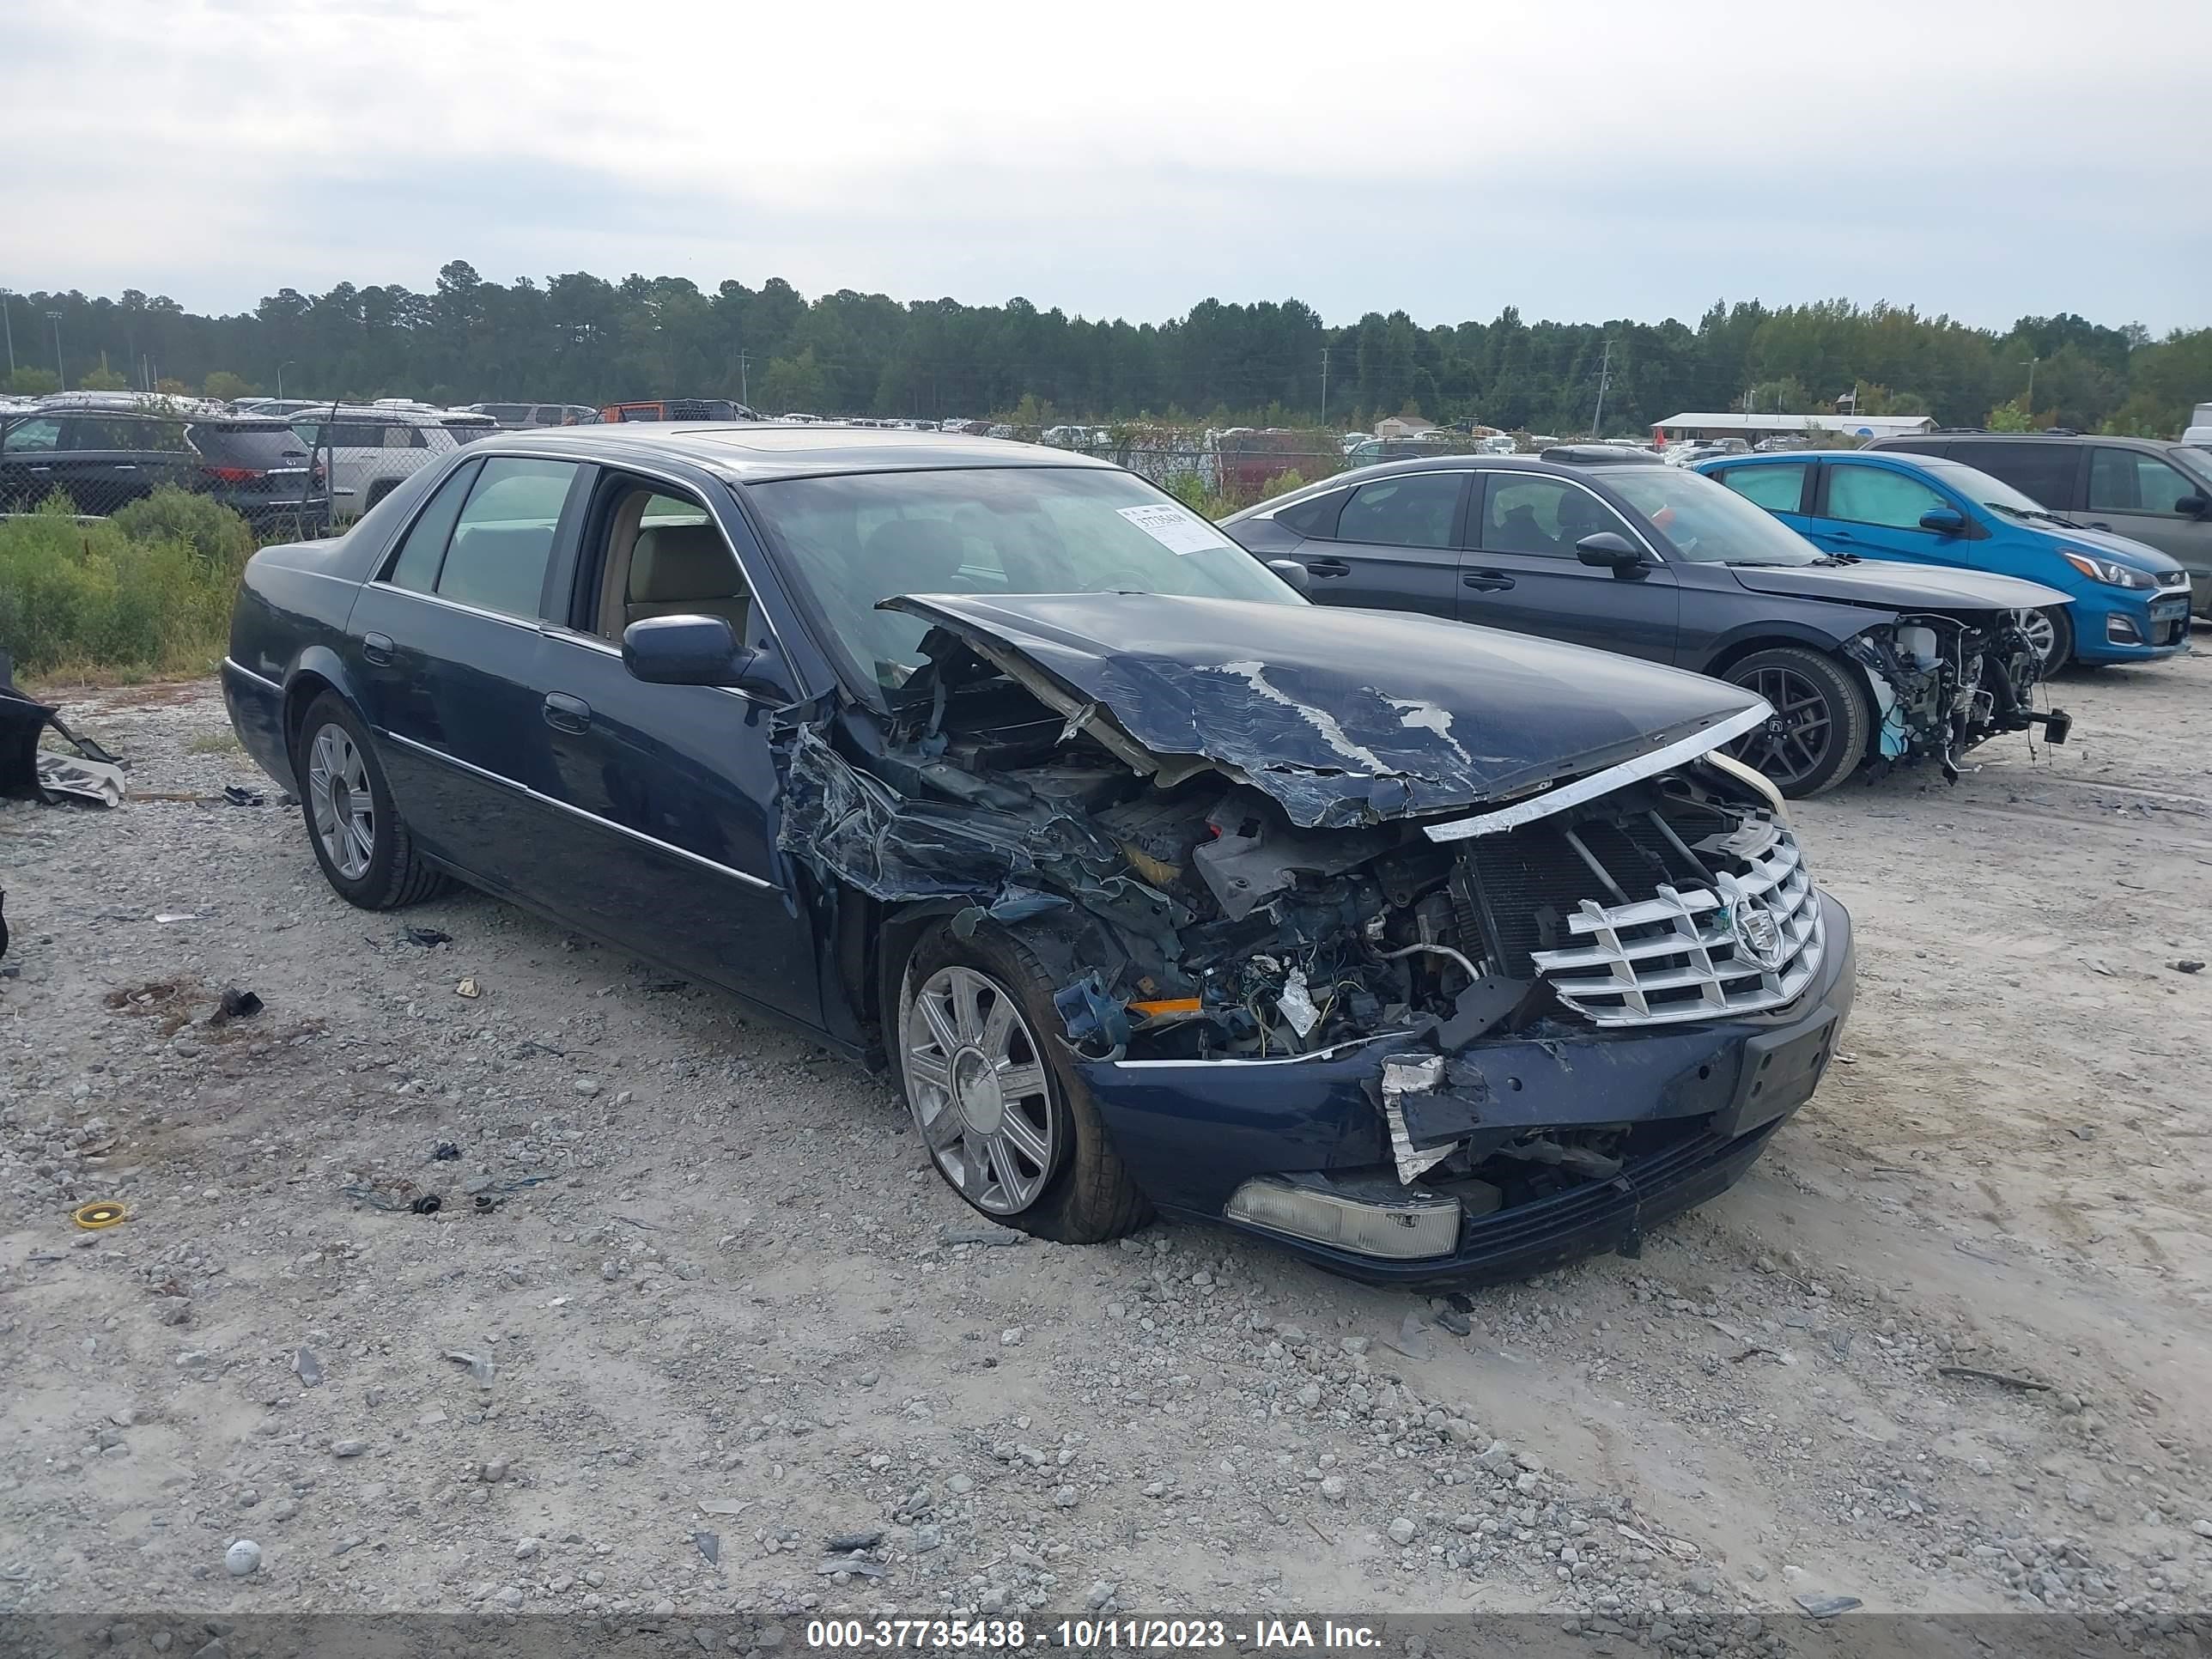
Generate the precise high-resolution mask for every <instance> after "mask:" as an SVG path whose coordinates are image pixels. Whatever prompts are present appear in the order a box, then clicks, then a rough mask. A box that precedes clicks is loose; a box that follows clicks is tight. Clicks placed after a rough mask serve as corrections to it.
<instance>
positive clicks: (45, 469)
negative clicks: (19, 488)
mask: <svg viewBox="0 0 2212 1659" xmlns="http://www.w3.org/2000/svg"><path fill="white" fill-rule="evenodd" d="M31 471H33V472H51V471H53V468H52V467H50V466H34V467H33V468H32V469H31Z"/></svg>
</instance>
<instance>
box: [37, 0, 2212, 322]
mask: <svg viewBox="0 0 2212 1659" xmlns="http://www.w3.org/2000/svg"><path fill="white" fill-rule="evenodd" d="M2208 76H2212V5H2206V4H2203V3H2202V0H2195V3H2186V0H2168V3H2159V4H2147V3H2140V0H2098V3H2095V4H2087V3H2079V0H2076V3H2069V4H2050V3H2043V0H1995V3H1984V0H1919V3H1917V4H1897V5H1893V4H1890V3H1887V0H1873V3H1868V0H1842V3H1836V4H1826V5H1818V6H1814V5H1807V4H1802V3H1796V0H1763V3H1753V4H1743V5H1739V4H1735V3H1730V0H1698V3H1665V4H1662V3H1652V0H1638V3H1634V4H1624V5H1619V6H1614V5H1611V4H1607V3H1596V4H1593V3H1589V0H1583V3H1576V4H1562V3H1554V0H1513V3H1510V4H1506V3H1487V0H1435V3H1414V4H1401V5H1395V6H1362V5H1355V4H1349V3H1345V0H1335V3H1331V4H1328V5H1316V6H1312V7H1310V8H1309V7H1303V6H1296V5H1286V4H1281V3H1278V4H1276V5H1273V6H1269V7H1254V6H1243V5H1231V6H1200V5H1191V4H1182V5H1176V6H1171V7H1170V6H1160V7H1157V8H1155V7H1152V6H1149V5H1135V4H1122V5H1115V4H1105V3H1094V4H1089V5H1083V6H1049V5H1039V4H1036V3H1035V0H1030V3H1024V4H1020V5H1015V6H1004V7H1002V6H999V5H996V4H989V3H975V0H959V3H953V4H944V3H912V0H909V3H903V4H895V5H884V6H880V7H879V6H877V5H875V4H872V3H855V0H839V3H828V4H820V3H817V4H799V5H791V4H777V3H771V0H743V3H738V4H723V5H713V6H710V5H708V4H703V3H697V4H695V3H681V0H679V3H677V4H672V5H671V4H659V5H640V6H635V7H623V6H611V5H609V4H607V3H605V0H591V3H570V0H520V3H505V0H470V3H466V4H447V3H440V0H379V3H374V4H370V3H359V0H351V3H349V0H283V3H282V4H276V3H264V0H251V3H240V0H160V3H145V0H101V3H100V4H97V5H78V6H74V7H69V8H63V7H59V6H50V7H39V8H36V9H29V8H26V7H21V6H18V7H15V8H11V9H9V15H8V16H7V17H6V19H5V21H0V109H5V110H6V111H7V112H8V121H7V126H8V130H9V135H10V137H9V161H6V162H5V163H0V227H4V230H0V287H9V288H14V289H34V288H79V289H85V290H87V291H88V292H93V293H110V294H112V293H117V292H119V291H120V290H122V289H125V288H140V289H145V290H147V291H148V292H149V293H167V294H168V295H173V297H174V298H176V299H177V300H179V301H181V302H182V303H184V304H185V306H186V307H189V308H191V309H193V310H201V311H210V310H211V311H234V310H242V309H246V308H248V307H252V305H253V304H254V303H255V302H256V301H258V299H259V298H260V297H261V296H262V295H265V294H269V293H272V292H274V291H275V290H276V289H277V288H279V287H283V286H290V287H294V288H298V289H306V290H320V289H325V288H328V287H329V286H330V285H331V284H332V283H337V282H339V281H342V280H343V281H351V282H354V283H361V284H364V285H365V284H368V283H402V284H404V285H406V286H408V287H410V288H416V289H427V288H428V287H430V286H431V285H432V284H433V283H434V282H435V275H436V271H437V269H438V267H439V266H440V265H441V264H444V263H445V262H446V261H447V260H449V259H453V258H464V259H466V260H468V261H469V262H470V263H471V264H473V265H475V266H476V268H477V270H478V272H479V273H480V274H481V275H483V276H486V277H489V278H495V279H497V280H500V281H507V280H509V279H511V278H513V277H514V276H519V275H528V276H533V277H537V278H538V279H540V280H542V279H543V278H544V276H546V275H547V274H548V273H550V272H557V271H568V270H590V271H592V272H595V273H597V274H599V275H602V276H610V277H619V276H623V275H626V274H628V273H629V272H632V271H640V272H643V273H645V274H646V275H648V276H660V275H670V276H689V277H690V278H692V279H693V280H694V281H696V282H697V283H699V284H700V285H701V286H702V288H708V289H711V288H712V287H713V286H714V284H715V283H719V282H720V281H721V280H723V279H724V278H726V277H735V278H737V279H738V281H740V282H743V283H746V284H748V285H749V286H752V287H756V288H757V287H758V286H759V285H760V283H762V282H763V281H764V280H765V279H766V278H768V277H769V276H783V277H785V278H787V280H789V281H790V282H791V283H793V284H794V285H795V286H797V287H798V288H799V289H800V290H801V291H802V292H804V293H805V294H807V295H814V294H817V293H819V292H822V291H823V290H824V289H837V288H855V289H863V290H867V291H872V292H882V293H887V294H890V295H894V296H896V297H897V298H899V299H902V300H905V299H926V298H935V297H938V296H940V295H951V296H953V297H955V298H957V299H960V300H963V301H971V302H976V303H983V302H992V301H1003V300H1005V299H1006V298H1008V297H1010V296H1012V295H1017V294H1019V295H1027V296H1028V297H1029V298H1030V299H1031V300H1032V301H1035V302H1036V303H1037V304H1038V305H1040V306H1042V307H1052V306H1058V307H1061V308H1062V309H1064V310H1066V311H1068V312H1070V313H1082V314H1085V315H1087V316H1100V315H1115V316H1127V317H1129V318H1131V319H1138V320H1146V319H1150V320H1158V319H1163V318H1166V317H1169V316H1172V315H1175V314H1177V313H1181V312H1182V311H1184V310H1186V309H1188V307H1190V306H1191V305H1192V304H1193V303H1194V301H1199V300H1201V299H1204V298H1206V297H1207V296H1208V295H1212V296H1215V297H1218V298H1220V299H1223V300H1258V299H1280V298H1285V297H1287V296H1291V295H1295V296H1297V297H1298V298H1301V299H1304V300H1305V301H1308V302H1309V303H1310V304H1312V305H1314V306H1315V307H1317V308H1318V309H1319V310H1320V311H1321V313H1322V315H1323V317H1324V318H1326V319H1328V320H1329V321H1330V322H1332V323H1343V322H1349V321H1352V320H1355V319H1357V318H1358V316H1359V315H1360V314H1361V313H1364V312H1367V311H1370V310H1379V311H1385V312H1387V311H1389V310H1392V309H1394V308H1398V307H1403V308H1404V309H1405V310H1407V311H1408V312H1410V313H1413V316H1414V317H1415V318H1416V319H1419V320H1420V321H1421V322H1424V323H1432V322H1440V321H1445V322H1455V321H1458V320H1461V319H1466V318H1479V319H1487V318H1489V317H1492V316H1493V315H1495V314H1496V313H1497V312H1498V310H1499V308H1500V307H1504V306H1508V305H1513V306H1518V307H1520V308H1521V310H1522V313H1523V315H1524V316H1527V317H1528V318H1530V319H1535V318H1538V317H1554V318H1560V319H1569V320H1601V319H1612V318H1617V317H1630V318H1637V319H1647V320H1650V319H1657V318H1659V317H1662V316H1667V315H1674V316H1679V317H1681V318H1683V319H1686V320H1691V321H1694V320H1695V319H1696V317H1697V316H1698V314H1699V313H1700V312H1701V311H1702V310H1703V309H1704V308H1705V306H1707V305H1708V304H1710V303H1711V301H1713V300H1714V299H1715V298H1716V297H1718V296H1722V295H1726V296H1728V297H1729V298H1730V299H1739V298H1748V297H1757V298H1759V299H1763V300H1765V301H1769V302H1770V303H1778V302H1785V301H1805V300H1814V299H1820V298H1825V297H1832V296H1838V295H1840V296H1844V297H1848V298H1850V299H1853V300H1857V301H1861V302H1862V303H1871V302H1873V301H1877V300H1883V299H1887V300H1888V301H1892V302H1893V303H1898V304H1908V303H1909V304H1912V305H1917V306H1918V307H1921V308H1922V309H1923V311H1942V312H1949V313H1952V314H1953V315H1954V316H1956V317H1959V318H1961V319H1964V320H1966V321H1968V322H1972V323H1976V324H1984V325H2004V324H2007V323H2009V322H2010V321H2011V320H2012V319H2014V318H2015V317H2016V316H2019V315H2021V314H2023V313H2049V312H2057V311H2078V312H2081V313H2083V314H2085V315H2086V316H2088V317H2090V318H2092V319H2094V320H2097V321H2100V322H2105V323H2112V324H2118V323H2124V322H2130V321H2140V322H2142V323H2144V324H2147V325H2149V326H2150V327H2151V328H2152V329H2153V330H2154V331H2161V332H2162V331H2165V330H2166V329H2168V328H2171V327H2174V326H2177V325H2203V324H2205V323H2208V322H2212V157H2209V156H2208V143H2212V128H2208V127H2207V125H2206V120H2207V116H2206V111H2207V110H2208V109H2212V95H2208V93H2207V90H2206V88H2207V84H2208Z"/></svg>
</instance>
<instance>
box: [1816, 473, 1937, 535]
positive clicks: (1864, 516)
mask: <svg viewBox="0 0 2212 1659" xmlns="http://www.w3.org/2000/svg"><path fill="white" fill-rule="evenodd" d="M1950 505H1951V503H1950V502H1948V501H1945V500H1944V499H1943V497H1942V495H1939V494H1937V493H1936V491H1935V490H1933V489H1929V487H1928V486H1927V485H1926V484H1924V483H1921V482H1920V480H1919V479H1917V478H1909V477H1905V474H1904V473H1902V472H1892V471H1889V469H1888V468H1887V467H1881V466H1857V465H1853V464H1851V463H1850V462H1848V461H1844V462H1840V463H1836V464H1832V465H1830V467H1829V468H1828V516H1829V517H1830V518H1832V519H1843V520H1847V521H1848V522H1850V523H1851V524H1870V525H1877V526H1881V527H1883V528H1885V529H1889V530H1917V529H1919V528H1920V515H1921V514H1922V513H1928V512H1932V511H1933V510H1934V509H1936V507H1948V506H1950Z"/></svg>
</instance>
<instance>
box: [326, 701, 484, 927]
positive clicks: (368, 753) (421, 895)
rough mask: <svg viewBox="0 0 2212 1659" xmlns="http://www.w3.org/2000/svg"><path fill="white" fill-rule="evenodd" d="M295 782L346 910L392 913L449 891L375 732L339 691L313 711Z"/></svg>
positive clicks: (333, 886)
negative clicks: (413, 826)
mask: <svg viewBox="0 0 2212 1659" xmlns="http://www.w3.org/2000/svg"><path fill="white" fill-rule="evenodd" d="M292 775H293V776H294V777H295V779H297V780H298V781H299V785H300V811H301V816H302V817H304V818H305V819H306V820H307V840H308V842H309V843H310V844H311V845H312V846H313V848H314V849H315V862H316V863H318V864H319V865H321V866H323V878H324V879H325V880H326V881H328V882H329V883H330V884H331V890H332V891H334V892H335V893H337V896H339V897H340V898H342V899H343V900H344V901H345V902H347V903H349V904H357V905H359V906H360V907H361V908H362V909H364V910H393V909H397V908H398V907H399V906H401V905H403V904H413V903H416V902H417V901H419V900H422V899H426V898H428V897H430V896H432V895H433V894H435V893H436V892H438V891H440V890H442V889H443V888H444V886H445V885H446V878H445V877H444V876H442V875H441V874H440V873H439V872H437V871H436V870H435V869H433V868H432V867H431V866H429V865H428V864H427V863H425V862H424V861H423V860H422V854H419V853H417V852H416V850H415V841H414V837H413V836H410V835H409V834H408V832H407V824H406V822H405V821H404V819H403V818H401V817H400V816H399V808H398V804H397V803H396V802H394V801H393V799H392V785H391V783H390V782H389V781H387V780H386V777H385V775H384V768H383V766H382V764H381V763H380V762H379V761H378V760H377V758H376V751H375V750H374V749H372V748H371V747H370V746H369V741H368V727H367V726H363V725H362V722H361V717H360V716H359V715H357V714H355V713H354V712H353V710H352V709H351V708H349V707H348V706H347V704H346V702H345V700H344V699H343V697H341V696H338V695H337V693H336V692H335V691H325V692H324V693H323V694H322V695H321V696H319V697H317V698H316V699H315V700H314V702H312V703H310V704H309V705H308V706H307V717H306V718H305V719H304V720H301V722H300V732H299V736H298V737H297V738H295V740H294V743H293V748H292Z"/></svg>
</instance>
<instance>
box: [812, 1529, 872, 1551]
mask: <svg viewBox="0 0 2212 1659" xmlns="http://www.w3.org/2000/svg"><path fill="white" fill-rule="evenodd" d="M883 1541H884V1529H883V1528H881V1527H871V1528H869V1529H868V1530H867V1531H866V1532H841V1533H839V1534H836V1536H835V1537H834V1538H831V1539H829V1541H827V1542H826V1543H824V1544H823V1546H822V1547H823V1549H825V1550H828V1551H829V1553H831V1554H832V1555H849V1554H850V1553H852V1552H853V1551H854V1550H872V1549H873V1548H875V1547H876V1546H877V1545H878V1544H880V1543H882V1542H883Z"/></svg>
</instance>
